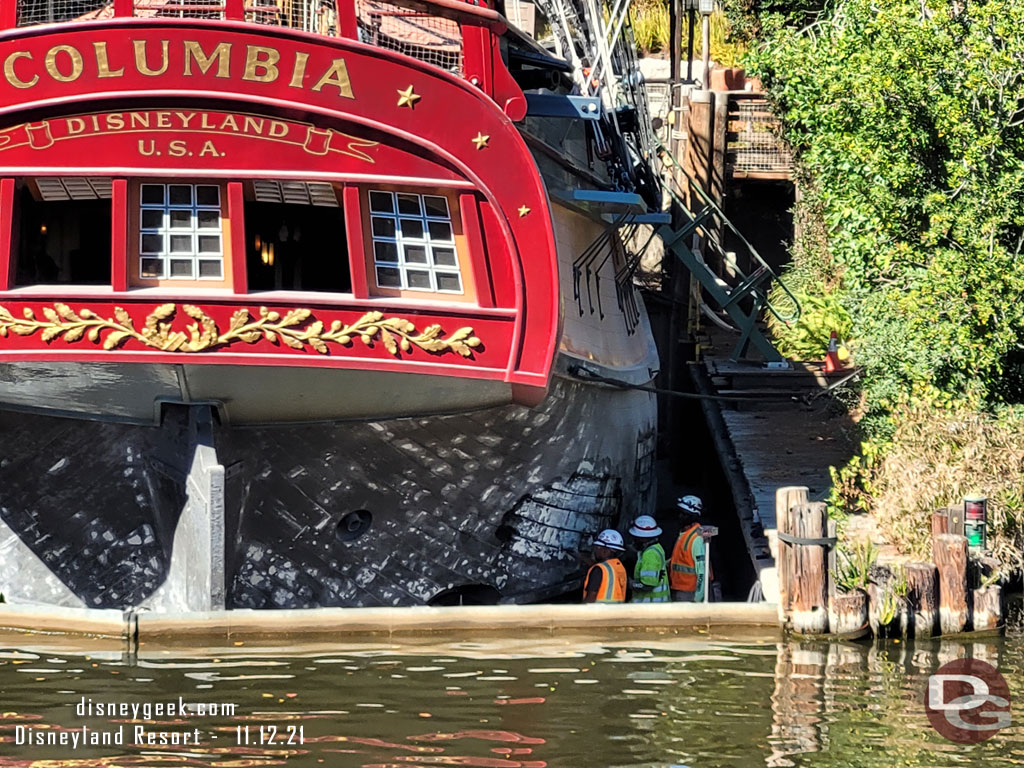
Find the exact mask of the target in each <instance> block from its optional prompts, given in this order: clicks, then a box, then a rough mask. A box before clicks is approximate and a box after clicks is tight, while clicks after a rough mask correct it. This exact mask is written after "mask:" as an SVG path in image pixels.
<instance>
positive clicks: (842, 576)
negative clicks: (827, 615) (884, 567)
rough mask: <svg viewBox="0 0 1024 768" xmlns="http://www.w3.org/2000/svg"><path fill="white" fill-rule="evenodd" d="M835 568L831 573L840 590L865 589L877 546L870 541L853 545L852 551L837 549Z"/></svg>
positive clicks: (876, 555) (876, 553)
mask: <svg viewBox="0 0 1024 768" xmlns="http://www.w3.org/2000/svg"><path fill="white" fill-rule="evenodd" d="M838 554H839V557H838V562H837V564H836V570H835V571H834V572H833V573H832V579H833V581H834V582H835V585H836V589H838V590H839V591H840V592H854V591H855V590H858V589H866V588H867V585H868V579H869V577H870V575H871V567H872V566H873V565H874V564H875V561H876V560H877V559H878V548H877V547H876V546H875V545H874V544H872V543H871V542H870V541H861V542H858V543H857V544H856V545H854V548H853V551H852V552H847V551H845V550H842V549H840V550H839V553H838Z"/></svg>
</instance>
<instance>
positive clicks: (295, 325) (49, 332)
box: [0, 303, 481, 357]
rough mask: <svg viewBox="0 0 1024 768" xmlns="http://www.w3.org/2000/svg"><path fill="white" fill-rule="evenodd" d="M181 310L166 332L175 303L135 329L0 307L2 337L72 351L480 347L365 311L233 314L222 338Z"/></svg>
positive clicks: (124, 319)
mask: <svg viewBox="0 0 1024 768" xmlns="http://www.w3.org/2000/svg"><path fill="white" fill-rule="evenodd" d="M181 311H182V312H183V313H184V314H186V315H188V317H190V318H191V319H192V322H191V323H188V324H187V325H186V326H185V330H175V329H174V328H173V327H172V326H173V324H174V319H175V317H176V316H177V313H178V307H177V305H176V304H161V305H160V306H159V307H157V308H156V309H154V310H153V311H152V312H150V313H149V314H148V315H147V316H146V320H145V322H144V323H143V324H142V328H141V329H136V327H135V322H134V320H132V316H131V315H130V314H129V313H128V311H127V310H126V309H123V308H122V307H114V316H113V317H108V318H103V317H101V316H100V315H97V314H96V313H95V312H93V311H92V310H90V309H80V310H79V311H78V312H75V311H73V310H72V309H71V308H70V307H69V306H68V305H67V304H61V303H56V304H54V305H53V307H52V308H51V307H43V308H42V313H43V319H40V318H38V317H36V315H35V313H34V312H33V311H32V310H31V309H30V308H28V307H26V308H25V309H24V310H23V312H22V314H23V317H22V318H17V317H15V316H14V315H13V314H11V312H10V311H9V310H8V309H7V308H6V307H4V306H2V305H0V337H7V336H8V334H11V333H13V334H15V335H17V336H31V335H33V334H34V333H37V332H39V333H40V334H41V338H42V340H43V341H45V342H47V343H49V342H52V341H54V340H56V339H60V338H63V340H64V341H65V343H68V344H73V343H74V342H77V341H81V340H82V339H83V338H86V339H88V340H89V341H91V342H92V343H93V344H100V343H101V342H102V346H103V349H106V350H111V349H116V348H117V347H120V346H121V345H122V344H124V343H125V342H126V341H128V340H129V339H134V340H135V341H138V342H141V343H142V344H145V345H146V346H147V347H152V348H153V349H159V350H162V351H164V352H205V351H208V350H212V349H216V348H217V347H224V346H227V345H229V344H233V343H234V342H243V343H246V344H255V343H256V342H257V341H259V340H260V339H265V340H266V341H269V342H270V343H272V344H279V345H284V346H286V347H289V348H291V349H295V350H304V349H306V348H307V347H310V348H312V349H314V350H315V351H316V352H319V353H320V354H321V355H326V354H328V353H329V352H330V346H329V345H331V344H338V345H341V346H345V347H347V346H351V345H352V344H353V343H355V341H356V340H359V341H360V342H361V343H363V344H365V345H367V346H370V345H372V344H373V342H374V341H378V340H379V341H380V343H381V344H382V345H383V346H384V349H386V350H387V351H388V352H389V353H391V354H392V355H396V356H397V355H399V354H400V352H410V351H411V350H412V349H413V348H414V347H415V348H417V349H422V350H423V351H425V352H431V353H433V354H444V353H446V352H454V353H455V354H457V355H461V356H462V357H471V356H472V354H473V350H474V349H475V348H476V347H479V346H480V344H481V341H480V339H478V338H477V337H476V336H474V335H473V329H472V328H470V327H464V328H459V329H458V330H456V331H455V332H454V333H452V334H451V335H450V336H447V337H446V336H443V335H442V330H441V326H440V325H437V324H434V325H428V326H427V327H426V328H424V329H423V330H422V331H419V330H417V328H416V325H415V324H414V323H413V322H411V321H409V320H406V319H405V318H401V317H388V318H385V317H384V313H383V312H367V313H366V314H364V315H363V316H362V317H360V318H359V319H358V320H356V321H355V322H354V323H351V324H345V323H343V322H341V321H340V320H335V321H333V322H332V323H331V325H330V327H329V328H325V327H324V324H323V322H322V321H320V320H317V319H316V318H315V317H314V316H313V312H312V311H311V310H308V309H290V310H288V311H287V312H286V313H285V314H284V315H283V316H282V315H281V313H280V312H275V311H271V310H268V309H267V308H266V307H260V309H259V316H258V317H254V316H253V315H252V314H251V313H250V312H249V310H247V309H238V310H236V311H235V313H234V314H233V315H232V316H231V320H230V322H229V324H228V328H227V330H226V331H224V332H223V333H221V331H220V328H218V327H217V323H216V321H215V320H214V319H213V318H212V317H210V316H209V315H208V314H206V312H204V311H203V310H202V309H201V308H199V307H197V306H195V305H193V304H182V305H181Z"/></svg>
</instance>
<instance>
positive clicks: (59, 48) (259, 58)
mask: <svg viewBox="0 0 1024 768" xmlns="http://www.w3.org/2000/svg"><path fill="white" fill-rule="evenodd" d="M129 42H130V43H131V46H130V47H129V46H128V43H129ZM171 42H172V41H170V40H131V41H129V40H124V41H120V42H117V43H111V46H112V48H111V50H108V48H107V43H106V42H95V43H93V44H92V48H91V50H89V49H86V48H85V47H84V46H83V47H82V50H79V49H78V48H76V47H75V46H73V45H67V44H61V45H54V46H53V47H52V48H50V49H49V50H48V51H47V52H46V54H45V55H43V57H42V59H37V57H36V56H35V55H34V54H33V53H32V52H31V51H14V52H13V53H9V54H7V55H6V56H5V57H4V59H3V71H4V78H5V79H6V81H7V83H8V84H10V85H12V86H14V87H15V88H19V89H26V88H33V87H35V86H37V85H39V83H40V82H44V81H45V80H52V81H53V82H56V83H73V82H75V81H76V80H78V79H79V78H80V77H82V76H83V75H92V76H95V77H97V78H104V79H112V78H119V77H124V76H125V72H126V71H128V70H134V71H135V72H136V73H137V74H139V75H141V76H143V77H154V78H156V77H163V76H172V75H173V76H178V77H195V76H196V75H206V74H208V73H210V72H212V73H213V76H214V77H217V78H221V79H231V78H237V79H240V80H243V81H247V82H252V83H274V82H277V81H278V80H280V81H282V82H287V83H288V86H289V87H290V88H301V89H308V90H311V91H315V92H324V93H335V92H336V93H337V94H338V96H339V97H340V98H344V99H354V98H355V94H354V93H353V92H352V83H351V81H350V80H349V76H348V67H347V66H346V65H345V59H343V58H336V59H333V60H332V61H331V63H330V64H326V65H319V66H316V67H315V68H314V67H312V66H311V65H310V63H309V54H308V53H305V52H302V51H296V52H295V53H294V54H293V55H289V56H287V57H282V55H281V52H280V51H279V50H278V49H276V48H271V47H269V46H263V45H235V44H234V43H228V42H221V43H218V44H216V45H213V46H211V47H210V48H209V49H208V50H207V49H204V48H203V46H202V45H201V44H200V43H198V42H196V41H195V40H184V41H180V42H179V41H174V45H173V47H172V45H171ZM114 46H116V47H114ZM110 87H113V86H110Z"/></svg>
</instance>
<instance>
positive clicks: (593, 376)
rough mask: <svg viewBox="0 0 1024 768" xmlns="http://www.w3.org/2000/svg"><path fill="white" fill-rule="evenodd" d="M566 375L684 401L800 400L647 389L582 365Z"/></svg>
mask: <svg viewBox="0 0 1024 768" xmlns="http://www.w3.org/2000/svg"><path fill="white" fill-rule="evenodd" d="M568 373H569V375H570V376H572V377H573V378H575V379H579V380H580V381H589V382H595V383H597V384H607V385H608V386H611V387H616V388H617V389H635V390H637V391H639V392H651V393H653V394H656V395H667V396H668V397H681V398H683V399H684V400H717V401H719V402H725V403H758V402H765V403H778V402H793V403H799V402H801V399H800V398H799V397H797V396H795V395H790V394H786V393H784V392H780V393H779V394H778V395H777V396H775V397H766V396H764V395H760V396H757V397H734V396H732V395H700V394H697V393H696V392H677V391H675V390H674V389H665V388H663V387H648V386H644V385H643V384H630V383H629V382H628V381H623V380H622V379H611V378H608V377H607V376H602V375H601V374H599V373H595V372H594V371H592V370H590V369H589V368H585V367H584V366H582V365H575V364H574V365H570V366H569V368H568Z"/></svg>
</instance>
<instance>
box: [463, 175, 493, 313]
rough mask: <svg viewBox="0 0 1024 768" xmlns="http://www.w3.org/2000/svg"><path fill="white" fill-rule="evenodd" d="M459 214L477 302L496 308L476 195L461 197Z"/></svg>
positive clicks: (468, 194)
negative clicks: (467, 248)
mask: <svg viewBox="0 0 1024 768" xmlns="http://www.w3.org/2000/svg"><path fill="white" fill-rule="evenodd" d="M459 214H460V215H461V216H462V232H463V234H464V235H465V236H466V245H467V246H469V263H470V264H472V265H473V282H474V283H475V286H476V300H477V303H478V304H479V305H480V306H481V307H493V306H494V288H493V285H492V281H491V271H490V269H489V268H488V266H487V265H488V259H487V253H486V251H485V245H484V238H483V235H482V234H481V230H480V212H479V210H478V209H477V202H476V195H474V194H472V193H471V192H465V193H463V194H461V195H459Z"/></svg>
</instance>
